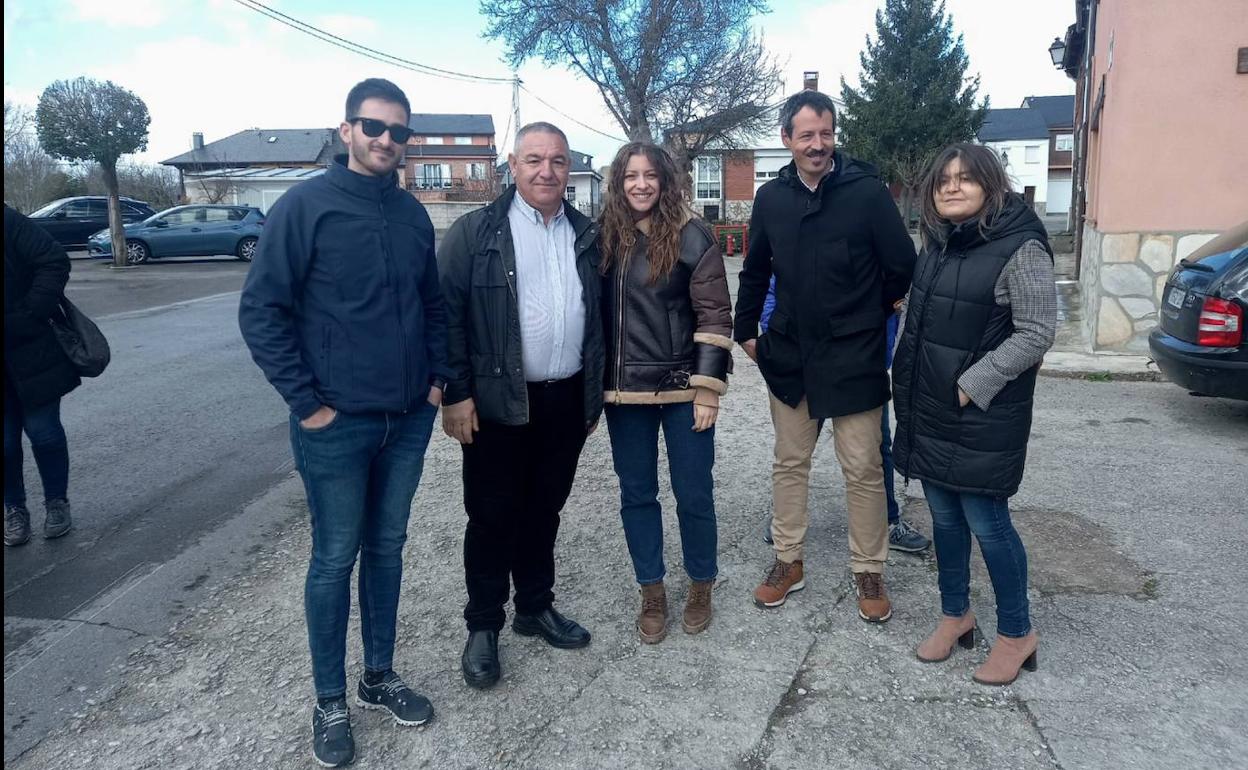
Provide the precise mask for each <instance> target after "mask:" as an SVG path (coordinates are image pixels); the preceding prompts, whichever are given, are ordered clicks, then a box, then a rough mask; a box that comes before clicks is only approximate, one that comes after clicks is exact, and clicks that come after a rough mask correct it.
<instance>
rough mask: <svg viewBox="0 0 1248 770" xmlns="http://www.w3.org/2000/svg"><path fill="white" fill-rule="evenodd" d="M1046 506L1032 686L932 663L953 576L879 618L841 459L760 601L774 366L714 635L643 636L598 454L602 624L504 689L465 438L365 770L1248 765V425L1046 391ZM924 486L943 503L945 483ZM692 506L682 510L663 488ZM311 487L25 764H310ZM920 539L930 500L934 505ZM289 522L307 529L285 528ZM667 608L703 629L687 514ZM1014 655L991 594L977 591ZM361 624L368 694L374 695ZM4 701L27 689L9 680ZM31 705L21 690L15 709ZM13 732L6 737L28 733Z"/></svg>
mask: <svg viewBox="0 0 1248 770" xmlns="http://www.w3.org/2000/svg"><path fill="white" fill-rule="evenodd" d="M1037 401H1038V403H1037V412H1036V420H1035V425H1034V428H1033V430H1034V437H1033V443H1032V451H1031V457H1030V462H1029V468H1028V475H1027V478H1026V480H1025V482H1024V484H1023V489H1022V491H1021V493H1020V494H1019V496H1018V497H1016V498H1015V499H1014V508H1015V509H1016V511H1017V517H1018V521H1019V526H1020V530H1021V531H1022V533H1023V537H1024V540H1025V541H1026V542H1027V544H1028V547H1029V550H1030V554H1031V576H1032V581H1031V587H1032V591H1031V599H1032V609H1033V617H1034V622H1035V625H1036V627H1037V628H1038V629H1039V633H1040V635H1041V640H1042V641H1041V648H1040V670H1039V671H1038V672H1037V673H1035V674H1023V676H1022V677H1021V678H1020V679H1019V681H1018V682H1017V683H1016V684H1015V685H1013V686H1011V687H1008V688H1004V689H991V688H984V687H980V686H978V685H975V684H973V683H972V682H970V673H971V672H972V670H973V669H974V667H975V666H976V665H977V664H978V663H979V662H980V661H982V660H983V658H984V656H985V655H986V647H985V646H984V645H982V644H981V645H980V646H979V647H978V648H977V649H976V650H974V651H973V652H970V653H966V652H959V653H957V654H955V656H954V658H953V659H951V660H950V661H949V662H947V663H944V664H939V665H925V664H921V663H919V662H918V661H917V660H915V659H914V657H913V652H912V650H913V646H914V645H915V644H916V643H917V642H918V641H919V640H920V639H921V638H922V637H923V636H924V635H925V634H926V633H927V632H928V630H929V629H930V627H931V625H932V623H933V622H934V620H935V618H936V614H937V612H938V606H939V605H938V598H937V592H936V585H935V581H936V576H935V563H934V561H932V559H931V558H930V557H926V556H924V557H911V556H902V555H896V554H894V555H893V556H892V558H891V559H890V565H889V572H888V581H889V588H890V591H891V593H892V596H893V599H894V602H895V604H896V613H895V615H894V617H893V619H892V620H891V621H890V622H889V623H887V624H885V625H883V626H870V625H867V624H864V623H862V622H861V621H859V620H858V618H857V616H856V613H855V611H854V607H853V594H852V588H851V585H850V582H849V574H848V570H847V567H846V557H847V555H846V545H845V542H846V533H845V507H844V493H843V484H842V481H841V479H840V474H839V471H838V470H837V468H836V466H835V458H834V456H833V452H832V447H831V442H830V441H828V440H827V439H826V438H825V440H824V441H822V442H821V444H820V448H819V450H818V454H817V456H816V463H815V472H814V477H813V485H814V488H813V490H812V511H813V512H814V514H813V519H814V520H813V523H812V528H811V532H810V535H809V539H808V551H809V552H808V556H807V570H808V578H807V579H808V588H807V589H806V590H805V591H803V592H801V593H799V594H796V595H795V596H794V597H793V598H792V599H791V600H790V601H789V603H788V604H787V605H786V606H785V607H783V608H781V609H778V610H772V611H763V610H759V609H756V608H755V607H754V606H753V605H752V604H751V603H750V601H749V594H750V591H751V590H752V588H753V586H754V585H755V583H756V581H757V580H758V579H759V578H760V577H761V574H762V570H763V568H764V567H765V566H766V564H767V563H768V562H769V560H770V555H769V552H768V549H767V547H766V546H765V545H764V544H763V543H762V542H761V539H760V538H759V529H760V523H761V518H762V516H763V515H764V514H765V512H766V511H767V509H768V504H769V490H768V484H767V477H768V470H769V467H770V437H771V428H770V423H769V420H768V418H767V411H766V406H765V397H764V390H763V385H762V382H761V379H760V378H759V376H758V372H757V369H756V368H755V367H754V366H753V365H752V364H750V362H749V361H748V360H746V359H745V358H744V357H743V356H742V355H740V354H738V356H737V374H736V376H735V378H734V382H733V385H732V390H731V391H730V393H729V395H728V397H727V398H726V399H725V402H724V409H723V413H722V416H721V423H720V426H719V428H718V429H717V430H718V436H717V444H718V466H717V469H716V477H717V503H718V509H719V515H720V537H721V545H720V554H721V564H720V566H721V572H722V580H721V583H720V584H719V586H718V587H717V589H716V591H715V603H716V611H717V615H716V618H715V622H714V624H713V625H712V627H711V628H710V629H709V630H708V631H707V632H706V633H704V634H702V635H699V636H696V637H690V636H687V635H685V634H683V633H682V632H680V631H679V629H676V630H674V632H673V633H672V634H671V635H670V636H669V638H668V640H667V641H665V642H663V643H662V644H660V645H657V646H654V647H649V646H645V645H642V644H640V643H639V642H638V641H637V639H636V634H635V631H634V630H633V615H634V612H635V609H636V608H635V604H636V589H635V586H634V585H633V583H632V579H631V572H630V567H629V562H628V557H627V553H626V550H625V546H624V541H623V536H622V532H621V529H620V525H619V521H618V514H617V509H616V505H617V495H618V489H617V486H616V482H615V479H614V475H613V473H612V471H611V466H610V457H609V448H608V445H607V441H606V437H605V435H604V434H603V432H601V431H600V432H599V433H598V434H596V435H595V436H594V437H593V438H592V439H591V441H590V442H589V445H588V446H587V449H586V452H585V454H584V456H583V458H582V463H581V469H580V473H579V475H578V478H577V483H576V487H575V489H574V490H573V494H572V498H571V500H570V501H569V505H568V508H567V510H566V515H565V516H564V525H563V529H562V531H561V535H560V543H559V549H558V586H557V589H556V590H557V592H558V599H557V602H558V606H559V607H560V608H561V609H562V610H563V611H565V612H566V613H568V614H569V615H570V616H572V617H575V618H577V619H579V620H581V621H582V622H583V623H584V624H585V625H586V626H587V627H588V628H590V629H591V631H593V633H594V635H595V638H594V642H593V644H592V645H591V646H590V647H589V648H587V649H585V650H580V651H572V652H568V651H559V650H553V649H551V648H549V647H546V646H545V645H544V644H542V643H540V642H538V641H535V640H532V639H525V638H521V637H517V636H515V635H514V634H512V633H511V632H510V631H505V632H504V633H503V635H502V661H503V667H504V678H503V681H502V683H501V684H500V685H499V686H498V687H497V688H496V689H494V690H492V691H488V692H484V693H481V692H477V691H474V690H470V689H469V688H467V687H466V686H465V685H464V684H463V682H462V679H461V678H460V675H459V662H458V661H459V652H460V649H461V645H462V642H463V638H464V631H463V627H462V622H461V620H460V610H461V608H462V601H463V598H464V591H463V579H462V570H461V563H462V562H461V544H462V534H463V523H464V517H463V513H462V507H461V505H462V495H461V491H460V488H459V452H458V449H457V447H456V446H454V445H453V444H452V442H451V441H450V440H449V439H447V438H446V437H445V436H441V435H439V436H438V437H437V438H436V439H435V441H434V443H433V445H432V446H431V448H430V452H429V456H428V458H429V459H428V462H427V463H426V466H425V480H424V482H423V483H422V487H421V491H420V493H419V494H418V496H417V498H416V501H415V503H414V507H413V515H412V523H411V529H410V539H409V543H408V548H407V556H406V565H407V569H406V573H405V576H404V587H403V602H402V606H401V608H400V625H399V646H398V650H397V662H396V665H397V667H398V668H399V669H400V671H401V672H402V673H404V674H405V675H406V677H407V678H408V681H409V682H410V683H411V684H412V685H413V686H414V687H416V688H417V689H418V690H420V691H422V692H424V693H426V694H427V695H429V696H430V697H431V698H432V699H433V702H434V704H435V706H436V708H437V709H438V715H437V717H436V718H435V721H434V722H433V723H432V724H431V725H429V726H427V727H425V728H419V729H415V730H411V729H401V728H397V727H395V726H394V725H393V724H392V723H391V722H389V721H388V720H385V719H383V718H382V717H380V716H379V715H377V714H375V713H373V712H362V711H360V710H358V709H356V710H354V711H353V718H354V724H355V731H356V737H357V741H358V743H359V758H358V760H357V766H359V767H374V768H391V767H434V768H487V767H490V768H493V767H499V768H502V767H506V768H725V767H736V768H771V767H775V768H781V767H783V768H827V767H862V768H871V767H1019V768H1033V767H1034V768H1041V767H1062V768H1118V767H1133V768H1134V767H1141V768H1151V767H1157V768H1173V767H1184V768H1203V767H1209V768H1223V767H1229V766H1234V765H1235V764H1236V763H1238V762H1240V761H1241V760H1242V757H1243V756H1245V755H1246V754H1248V738H1245V735H1244V733H1243V731H1242V725H1243V724H1245V723H1248V696H1246V695H1245V693H1248V661H1246V660H1245V659H1244V656H1243V654H1242V646H1243V645H1242V643H1241V641H1240V640H1242V639H1243V638H1244V635H1245V634H1246V633H1248V599H1245V598H1244V597H1243V594H1242V592H1241V591H1239V590H1238V589H1239V587H1240V584H1242V576H1243V575H1244V574H1245V565H1246V563H1248V559H1246V558H1245V555H1244V550H1243V544H1244V543H1245V542H1248V519H1246V518H1245V505H1244V494H1243V473H1242V468H1243V467H1244V462H1245V459H1246V458H1248V430H1246V429H1248V405H1246V404H1240V403H1235V402H1228V401H1219V400H1212V399H1195V398H1191V397H1189V396H1187V395H1186V394H1185V393H1184V392H1183V391H1182V390H1180V389H1178V388H1175V387H1174V386H1172V385H1169V384H1166V383H1150V382H1118V381H1112V382H1089V381H1086V380H1067V379H1056V378H1046V379H1043V380H1041V381H1040V385H1039V387H1038V396H1037ZM907 492H908V493H909V494H911V495H914V496H916V497H917V496H918V495H919V490H918V486H917V485H915V484H912V485H911V486H910V488H909V489H908V490H907ZM663 499H664V503H665V507H666V509H667V510H668V511H671V510H672V499H671V496H670V491H669V490H667V489H666V488H665V489H664V490H663ZM300 507H301V491H300V488H299V484H298V482H297V480H296V479H293V478H291V479H288V480H286V481H284V482H282V483H281V484H279V485H278V486H276V487H274V488H273V489H271V490H270V491H269V492H268V493H266V494H265V495H264V496H262V497H261V498H260V499H258V500H257V501H256V502H255V503H253V505H252V506H251V507H250V508H249V509H248V513H247V516H249V517H250V516H262V517H266V518H269V519H270V520H273V521H282V522H284V525H283V526H280V527H276V528H274V529H272V530H271V536H270V537H269V538H268V539H267V540H265V541H263V542H262V543H260V544H259V545H258V547H256V549H255V550H254V553H252V554H251V555H250V559H249V566H248V567H247V568H245V569H243V570H242V571H241V572H239V573H237V574H224V573H222V572H213V573H212V574H210V575H209V576H208V577H207V578H206V581H205V585H204V588H205V589H206V590H207V592H208V595H207V596H206V598H204V599H203V601H202V602H200V603H199V604H198V605H196V606H191V607H188V608H187V614H188V616H187V617H186V618H185V619H184V620H182V621H181V622H179V623H178V624H177V625H176V627H175V628H173V629H172V630H171V631H170V632H169V633H168V634H165V635H159V636H155V637H154V638H152V639H151V640H150V641H148V642H147V644H146V645H145V646H143V647H142V649H140V650H138V651H136V652H135V653H134V654H132V655H131V656H130V657H129V658H128V659H127V660H126V661H124V662H123V663H121V664H119V665H118V666H116V667H115V668H114V669H112V670H111V671H109V672H108V675H109V677H110V679H111V680H112V681H114V682H115V683H116V686H115V687H114V688H113V689H112V690H111V692H109V693H108V694H107V695H106V696H105V698H104V699H103V700H102V701H100V702H98V703H96V704H94V705H91V706H88V707H84V708H82V709H81V710H80V711H79V712H77V713H76V714H75V715H74V716H73V718H72V719H71V721H70V722H69V723H68V724H67V725H66V726H65V727H64V728H63V729H62V730H60V731H58V732H57V733H56V734H54V735H53V736H51V737H50V738H48V739H47V740H45V741H43V742H42V743H41V744H39V745H38V746H36V747H35V748H33V749H32V750H30V751H29V752H27V753H26V754H24V755H23V756H21V758H20V760H19V761H18V762H16V763H14V766H16V767H22V768H60V767H68V766H82V765H90V766H92V767H95V768H114V767H115V768H145V767H173V768H210V767H211V768H219V767H239V768H242V767H266V768H295V767H308V766H310V765H311V759H310V757H309V742H308V723H309V718H310V717H309V711H310V704H311V686H310V676H309V670H308V662H307V652H306V639H305V636H304V627H303V618H302V608H301V593H302V581H303V573H304V569H305V566H306V557H307V551H308V542H309V541H308V533H307V531H306V523H305V522H306V520H305V519H304V518H303V517H302V516H299V515H298V512H299V510H300ZM907 510H908V514H909V515H910V516H911V517H912V519H913V520H914V521H915V523H916V524H917V525H918V526H919V527H920V528H923V529H926V528H927V527H928V525H929V521H928V518H927V516H926V513H925V511H924V510H923V507H922V503H921V502H920V501H918V500H917V499H914V500H911V501H910V502H909V503H908V505H907ZM282 512H286V513H288V514H289V515H287V516H285V517H284V518H283V515H282ZM667 535H668V542H667V548H666V554H667V559H668V566H669V591H670V593H671V595H672V600H673V603H674V604H675V605H676V607H677V608H678V607H679V602H680V601H681V600H682V599H683V596H684V591H685V586H686V581H685V579H684V577H683V575H682V574H681V570H680V568H679V564H680V559H679V540H678V537H677V532H676V528H675V522H674V517H673V516H671V515H670V514H669V515H668V517H667ZM973 601H974V604H975V608H976V610H977V611H978V613H979V619H980V627H981V629H982V630H983V631H984V633H985V634H986V635H987V636H988V638H989V639H991V638H992V634H993V627H994V618H993V614H992V602H991V591H990V590H989V588H988V585H987V582H986V578H985V576H984V575H983V574H982V571H981V572H980V573H978V574H977V577H976V581H975V592H974V595H973ZM357 620H358V619H353V625H352V630H351V637H350V638H351V645H350V649H351V652H350V658H349V671H350V675H351V676H355V675H357V674H358V672H359V667H360V663H359V659H358V641H357V640H358V626H357ZM6 684H7V683H6ZM6 689H7V688H6ZM6 721H7V720H6Z"/></svg>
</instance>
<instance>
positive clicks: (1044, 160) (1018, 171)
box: [984, 137, 1069, 214]
mask: <svg viewBox="0 0 1248 770" xmlns="http://www.w3.org/2000/svg"><path fill="white" fill-rule="evenodd" d="M984 145H985V146H987V147H991V148H992V149H993V150H994V151H995V152H996V153H997V156H998V157H1001V158H1002V159H1003V160H1005V161H1006V166H1005V173H1006V174H1008V175H1009V177H1010V183H1011V184H1013V185H1014V191H1015V192H1018V193H1022V192H1024V190H1025V188H1027V187H1035V188H1036V194H1035V204H1036V209H1037V211H1038V212H1039V213H1041V214H1043V213H1044V212H1045V209H1046V207H1047V202H1048V199H1049V197H1048V196H1049V139H1048V137H1045V138H1043V139H1017V140H1011V141H1007V142H984ZM1029 147H1034V148H1036V153H1035V154H1036V158H1037V160H1036V162H1034V163H1028V162H1027V148H1029ZM1068 203H1069V202H1068ZM1042 204H1043V205H1042Z"/></svg>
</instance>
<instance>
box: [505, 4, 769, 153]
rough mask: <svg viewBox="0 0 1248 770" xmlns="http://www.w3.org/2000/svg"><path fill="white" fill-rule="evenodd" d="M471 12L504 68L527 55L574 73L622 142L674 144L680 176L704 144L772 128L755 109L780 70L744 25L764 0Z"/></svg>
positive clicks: (516, 7) (535, 6) (529, 6)
mask: <svg viewBox="0 0 1248 770" xmlns="http://www.w3.org/2000/svg"><path fill="white" fill-rule="evenodd" d="M480 9H481V14H482V15H483V16H485V17H487V18H488V19H490V23H489V27H488V28H487V29H486V32H485V35H486V37H488V38H493V39H497V40H502V41H503V42H504V43H505V44H506V46H507V59H508V62H509V63H510V64H511V66H512V67H518V66H520V64H522V63H523V62H524V61H526V60H527V59H530V58H533V59H539V60H541V61H543V62H545V63H547V64H557V65H563V66H567V67H569V68H570V69H572V70H574V71H576V72H579V73H580V74H582V75H584V76H585V77H586V78H587V79H588V80H589V81H590V82H591V83H593V84H594V85H595V86H597V87H598V92H599V93H600V94H601V95H602V100H603V102H604V103H605V104H606V105H607V110H608V111H610V113H611V115H612V116H613V117H614V118H615V120H616V122H617V123H619V125H620V128H621V129H623V130H624V133H625V135H626V136H627V137H628V138H629V140H631V141H646V142H653V141H655V140H656V138H657V137H658V136H659V135H660V132H659V131H658V130H657V129H659V128H662V129H667V130H668V131H669V133H668V137H669V139H673V138H677V137H678V139H679V140H678V141H672V142H671V144H672V149H673V150H675V151H676V154H677V156H678V157H677V161H678V162H679V163H680V164H681V165H682V166H686V169H685V170H686V171H687V165H688V158H691V157H695V156H697V155H698V153H700V152H701V151H702V150H703V149H705V148H706V147H707V146H708V145H710V144H713V143H718V144H724V145H732V144H733V143H735V142H737V141H739V140H740V139H741V138H742V137H746V136H750V135H752V134H753V133H755V132H757V131H759V130H765V129H771V128H774V126H771V125H770V123H769V118H770V117H772V116H771V114H770V113H769V112H768V111H766V110H764V109H762V108H763V107H764V105H766V104H767V102H768V101H769V100H771V99H772V97H773V96H774V94H775V92H776V89H777V87H778V86H779V84H780V78H779V72H780V71H779V67H778V66H777V64H776V61H775V58H774V57H773V56H771V54H770V53H769V52H768V51H767V48H766V46H765V45H764V44H763V41H762V38H761V37H759V36H758V35H756V34H755V33H754V31H753V29H752V28H751V27H750V21H751V19H753V17H754V16H755V15H757V14H762V13H766V12H767V11H768V7H767V3H766V2H765V0H717V1H716V2H706V1H705V0H664V2H658V1H657V0H647V1H646V2H637V0H482V2H481V6H480ZM691 124H692V125H693V126H694V128H691V129H690V128H688V126H690V125H691ZM672 129H675V132H674V133H673V132H672V131H671V130H672Z"/></svg>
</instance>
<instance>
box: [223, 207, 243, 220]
mask: <svg viewBox="0 0 1248 770" xmlns="http://www.w3.org/2000/svg"><path fill="white" fill-rule="evenodd" d="M226 211H227V212H228V214H229V218H230V221H231V222H241V221H243V220H244V219H246V218H247V213H248V210H247V209H226Z"/></svg>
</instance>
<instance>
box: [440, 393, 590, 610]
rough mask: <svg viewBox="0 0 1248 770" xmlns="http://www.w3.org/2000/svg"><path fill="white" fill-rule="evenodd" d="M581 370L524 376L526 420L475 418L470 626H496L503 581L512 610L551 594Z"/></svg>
mask: <svg viewBox="0 0 1248 770" xmlns="http://www.w3.org/2000/svg"><path fill="white" fill-rule="evenodd" d="M584 389H585V388H584V383H583V381H582V379H581V375H577V376H575V377H570V378H568V379H566V380H558V381H555V382H550V383H529V385H528V395H529V422H528V424H527V425H502V424H500V423H495V422H489V421H486V420H482V421H481V426H480V427H481V429H480V430H479V431H477V432H476V433H475V434H474V435H473V441H472V443H471V444H465V445H464V446H463V452H464V508H465V509H467V512H468V528H467V531H466V532H465V533H464V580H465V583H466V584H467V587H468V605H467V606H466V607H465V608H464V620H466V621H467V623H468V630H469V631H491V630H494V631H497V630H501V629H502V627H503V623H504V621H505V620H506V613H505V612H504V610H503V605H505V604H506V603H507V593H508V589H509V587H510V586H509V584H510V583H514V585H515V590H516V595H515V607H516V612H517V613H519V614H521V615H535V614H537V613H539V612H543V611H545V610H547V609H549V608H550V606H551V604H552V603H553V602H554V599H555V594H554V585H555V537H556V536H557V535H558V533H559V512H560V511H561V510H563V505H564V503H566V502H567V500H568V494H569V493H571V491H572V480H573V478H574V477H575V476H576V463H577V460H578V459H580V456H581V449H582V447H584V446H585V437H586V434H585V430H586V425H585V408H584V399H585V396H584Z"/></svg>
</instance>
